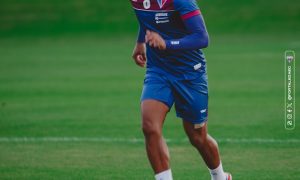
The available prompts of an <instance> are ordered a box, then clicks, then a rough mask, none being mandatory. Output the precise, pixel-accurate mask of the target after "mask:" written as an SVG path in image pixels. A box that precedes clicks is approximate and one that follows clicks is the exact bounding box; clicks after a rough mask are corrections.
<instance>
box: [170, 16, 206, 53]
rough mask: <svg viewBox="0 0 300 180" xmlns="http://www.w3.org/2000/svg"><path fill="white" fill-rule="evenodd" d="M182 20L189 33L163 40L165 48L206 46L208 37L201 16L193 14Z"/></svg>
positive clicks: (185, 48) (183, 48)
mask: <svg viewBox="0 0 300 180" xmlns="http://www.w3.org/2000/svg"><path fill="white" fill-rule="evenodd" d="M183 22H184V24H185V27H186V28H187V30H188V32H189V33H190V34H189V35H186V36H185V37H183V38H181V39H172V40H165V42H166V49H170V50H177V49H182V50H188V49H202V48H206V47H207V46H208V43H209V38H208V33H207V30H206V27H205V23H204V20H203V18H202V16H201V15H197V16H193V17H190V18H188V19H185V20H184V21H183Z"/></svg>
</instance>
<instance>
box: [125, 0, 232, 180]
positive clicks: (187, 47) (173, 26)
mask: <svg viewBox="0 0 300 180" xmlns="http://www.w3.org/2000/svg"><path fill="white" fill-rule="evenodd" d="M131 3H132V7H133V8H134V11H135V13H136V16H137V19H138V22H139V27H140V28H139V35H138V39H137V43H136V46H135V48H134V51H133V59H134V60H135V63H136V64H137V65H139V66H141V67H144V66H145V65H146V67H147V71H146V75H145V81H144V88H143V92H142V96H141V111H142V128H143V133H144V136H145V141H146V142H145V143H146V150H147V155H148V159H149V161H150V163H151V166H152V168H153V170H154V172H155V179H156V180H172V172H171V169H170V165H169V152H168V147H167V144H166V143H165V141H164V138H163V136H162V128H163V124H164V120H165V117H166V115H167V113H168V112H169V110H170V109H171V107H172V106H173V104H175V109H176V114H177V116H178V117H179V118H181V119H182V120H183V121H182V122H183V127H184V130H185V132H186V134H187V136H188V137H189V140H190V142H191V144H192V145H193V146H194V147H195V148H196V149H197V150H198V151H199V153H200V154H201V156H202V158H203V160H204V161H205V163H206V165H207V167H208V168H209V171H210V174H211V177H212V180H231V179H232V178H231V175H230V174H229V173H224V171H223V168H222V163H221V160H220V155H219V151H218V145H217V143H216V141H215V140H214V139H213V138H212V137H211V136H209V135H208V133H207V115H208V85H207V73H206V60H205V57H204V54H203V52H202V50H201V49H203V48H206V47H207V46H208V42H209V38H208V34H207V31H206V27H205V23H204V20H203V18H202V15H201V12H200V10H199V8H198V6H197V3H196V1H195V0H131Z"/></svg>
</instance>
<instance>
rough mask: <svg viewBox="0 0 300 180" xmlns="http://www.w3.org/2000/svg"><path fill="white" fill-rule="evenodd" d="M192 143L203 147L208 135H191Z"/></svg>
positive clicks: (197, 146)
mask: <svg viewBox="0 0 300 180" xmlns="http://www.w3.org/2000/svg"><path fill="white" fill-rule="evenodd" d="M189 140H190V143H191V144H192V145H193V146H194V147H196V148H201V147H203V146H205V144H206V142H207V136H206V135H199V134H193V135H191V136H190V137H189Z"/></svg>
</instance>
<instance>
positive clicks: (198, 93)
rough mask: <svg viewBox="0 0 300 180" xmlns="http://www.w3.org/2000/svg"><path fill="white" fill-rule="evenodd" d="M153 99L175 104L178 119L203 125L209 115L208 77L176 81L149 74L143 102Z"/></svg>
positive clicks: (142, 98)
mask: <svg viewBox="0 0 300 180" xmlns="http://www.w3.org/2000/svg"><path fill="white" fill-rule="evenodd" d="M146 99H153V100H157V101H160V102H162V103H164V104H166V105H167V106H168V107H169V109H171V108H172V106H173V104H174V103H175V110H176V114H177V117H179V118H182V119H183V120H184V121H189V122H191V123H193V124H202V123H204V122H205V121H206V120H207V115H208V90H207V75H206V74H205V73H203V74H202V75H201V77H199V78H197V79H193V80H176V79H174V78H171V77H167V76H165V75H163V74H158V73H153V72H151V73H147V74H146V76H145V80H144V87H143V92H142V96H141V101H143V100H146Z"/></svg>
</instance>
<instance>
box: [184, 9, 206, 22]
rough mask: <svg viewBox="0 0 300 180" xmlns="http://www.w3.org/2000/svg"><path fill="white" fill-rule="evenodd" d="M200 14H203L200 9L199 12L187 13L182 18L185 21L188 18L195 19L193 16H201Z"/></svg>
mask: <svg viewBox="0 0 300 180" xmlns="http://www.w3.org/2000/svg"><path fill="white" fill-rule="evenodd" d="M199 14H201V12H200V10H199V9H197V10H195V11H191V12H189V13H186V14H184V15H182V16H181V18H182V19H183V20H186V19H188V18H191V17H193V16H197V15H199Z"/></svg>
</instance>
